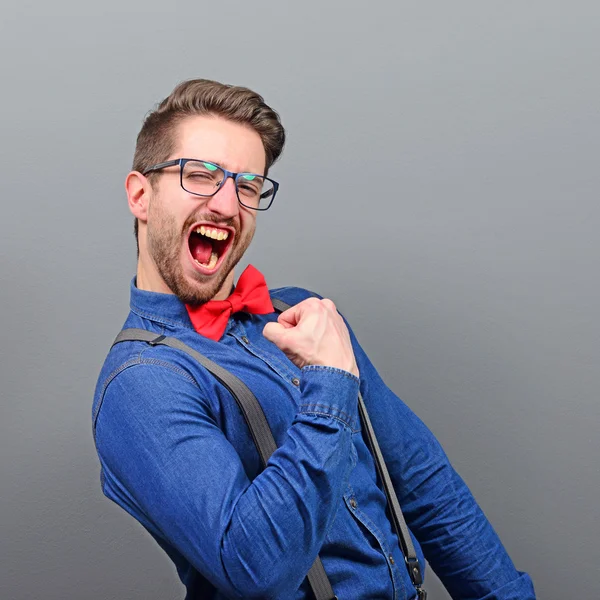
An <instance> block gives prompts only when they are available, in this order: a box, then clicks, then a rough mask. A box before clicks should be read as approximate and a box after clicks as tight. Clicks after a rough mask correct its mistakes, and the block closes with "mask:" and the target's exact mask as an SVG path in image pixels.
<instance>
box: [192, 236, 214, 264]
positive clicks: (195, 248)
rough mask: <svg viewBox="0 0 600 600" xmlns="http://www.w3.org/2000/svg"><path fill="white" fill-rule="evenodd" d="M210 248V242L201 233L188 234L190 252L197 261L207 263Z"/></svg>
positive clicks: (211, 247) (211, 246)
mask: <svg viewBox="0 0 600 600" xmlns="http://www.w3.org/2000/svg"><path fill="white" fill-rule="evenodd" d="M212 249H213V245H212V242H211V241H210V240H209V239H208V238H205V237H204V236H203V235H202V236H201V235H196V234H192V235H191V236H190V251H191V252H192V257H193V258H195V259H196V260H197V261H198V262H201V263H204V264H208V263H209V262H210V255H211V253H212Z"/></svg>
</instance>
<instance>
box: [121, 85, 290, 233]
mask: <svg viewBox="0 0 600 600" xmlns="http://www.w3.org/2000/svg"><path fill="white" fill-rule="evenodd" d="M209 114H212V115H219V116H221V117H224V118H226V119H229V120H230V121H233V122H235V123H241V124H244V125H249V126H250V127H252V129H254V130H255V131H256V133H258V135H259V136H260V138H261V140H262V143H263V146H264V148H265V154H266V169H265V173H264V174H265V175H267V173H268V171H269V168H270V167H271V165H273V163H274V162H275V161H276V160H277V159H278V158H279V156H280V155H281V152H282V150H283V145H284V143H285V130H284V129H283V125H282V124H281V121H280V119H279V115H278V114H277V113H276V112H275V111H274V110H273V109H272V108H271V107H270V106H268V105H267V104H266V103H265V101H264V99H263V97H262V96H260V95H259V94H257V93H256V92H253V91H252V90H250V89H248V88H245V87H240V86H235V85H227V84H224V83H219V82H218V81H211V80H209V79H190V80H188V81H184V82H182V83H180V84H179V85H178V86H177V87H176V88H175V89H174V90H173V91H172V92H171V94H170V95H169V96H167V97H166V98H165V99H164V100H163V101H162V102H161V103H160V104H159V105H158V107H157V108H156V109H155V110H154V111H152V112H150V113H149V114H148V116H147V117H146V119H145V120H144V124H143V125H142V129H141V130H140V132H139V134H138V136H137V142H136V146H135V154H134V156H133V170H134V171H139V172H140V173H143V172H144V171H145V170H146V169H148V168H149V167H151V166H152V165H155V164H157V163H160V162H163V161H165V160H167V159H168V158H169V156H170V154H171V153H172V152H173V149H174V147H175V143H176V139H175V131H176V127H177V125H178V124H179V123H180V122H181V121H182V120H183V119H185V118H186V117H191V116H196V115H209ZM152 175H153V174H150V175H149V178H151V177H152ZM134 233H135V237H136V240H137V234H138V221H137V219H136V220H135V227H134Z"/></svg>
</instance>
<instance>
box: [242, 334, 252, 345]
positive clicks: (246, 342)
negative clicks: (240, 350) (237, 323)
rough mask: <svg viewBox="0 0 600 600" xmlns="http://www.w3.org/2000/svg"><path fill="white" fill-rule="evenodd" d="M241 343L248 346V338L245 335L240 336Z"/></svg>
mask: <svg viewBox="0 0 600 600" xmlns="http://www.w3.org/2000/svg"><path fill="white" fill-rule="evenodd" d="M242 342H244V344H249V343H250V342H249V341H248V338H247V337H246V336H245V335H243V336H242Z"/></svg>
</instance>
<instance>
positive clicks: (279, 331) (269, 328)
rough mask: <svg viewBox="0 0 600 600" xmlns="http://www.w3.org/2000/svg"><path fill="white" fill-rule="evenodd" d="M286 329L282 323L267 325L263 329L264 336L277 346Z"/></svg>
mask: <svg viewBox="0 0 600 600" xmlns="http://www.w3.org/2000/svg"><path fill="white" fill-rule="evenodd" d="M285 329H286V328H285V327H284V326H283V325H282V324H281V323H273V322H271V323H267V324H266V325H265V326H264V329H263V336H264V337H266V338H267V339H268V340H269V341H270V342H273V343H274V344H277V341H278V340H279V339H281V336H282V335H283V333H284V332H285Z"/></svg>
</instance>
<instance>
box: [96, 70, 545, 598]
mask: <svg viewBox="0 0 600 600" xmlns="http://www.w3.org/2000/svg"><path fill="white" fill-rule="evenodd" d="M284 139H285V135H284V130H283V127H282V126H281V123H280V121H279V118H278V115H277V114H276V113H275V112H274V111H273V110H272V109H271V108H269V107H268V106H267V105H266V104H265V103H264V101H263V99H262V98H261V97H260V96H259V95H258V94H256V93H254V92H252V91H250V90H248V89H245V88H240V87H234V86H227V85H223V84H220V83H217V82H213V81H206V80H193V81H188V82H184V83H183V84H181V85H179V86H178V87H177V88H176V89H175V90H174V91H173V92H172V94H171V95H170V96H169V97H168V98H166V99H165V100H164V101H163V102H162V103H161V104H160V105H159V107H158V108H157V110H155V111H154V112H153V113H151V114H150V115H149V116H148V117H147V119H146V120H145V122H144V125H143V127H142V130H141V131H140V134H139V136H138V139H137V146H136V150H135V157H134V164H133V170H132V172H131V173H129V175H128V176H127V179H126V183H125V187H126V191H127V197H128V201H129V208H130V210H131V212H132V213H133V215H134V216H135V219H136V221H135V223H136V236H137V240H138V251H139V253H138V266H137V274H136V277H135V279H134V280H133V282H132V285H131V312H130V314H129V316H128V318H127V320H126V323H125V328H132V327H134V328H141V329H145V330H148V331H150V332H154V333H155V334H156V335H157V337H158V336H159V335H164V336H168V337H171V338H177V339H179V340H181V341H182V342H184V343H185V344H187V345H188V346H190V347H192V348H193V349H195V350H197V351H198V352H200V353H201V354H203V355H205V356H207V357H208V358H210V359H211V360H212V361H214V362H215V363H217V364H219V365H220V366H222V367H224V368H225V369H227V370H229V371H230V372H231V373H233V374H234V375H235V376H237V377H238V378H239V379H241V380H242V381H243V382H244V383H245V384H246V385H247V386H248V387H249V388H250V390H251V391H252V392H253V393H254V395H255V396H256V397H257V399H258V401H259V402H260V404H261V405H262V408H263V410H264V412H265V414H266V417H267V420H268V423H269V425H270V427H271V429H272V431H273V435H274V437H275V440H276V442H277V445H278V449H277V450H276V451H275V452H274V453H273V455H272V456H271V458H270V459H269V461H268V463H267V466H266V468H264V469H262V468H261V464H260V460H259V455H258V453H257V450H256V447H255V445H254V442H253V439H252V437H251V436H250V433H249V431H248V427H247V425H246V423H245V421H244V420H243V418H242V416H241V414H240V412H239V410H238V407H237V405H236V403H235V401H234V400H233V398H232V395H231V393H230V392H229V391H228V389H227V388H226V387H224V386H223V385H222V384H221V383H220V382H219V381H217V379H216V378H215V377H213V376H212V375H211V374H210V373H209V372H208V371H207V370H206V369H204V368H203V367H202V366H201V365H200V364H199V363H198V362H197V361H195V360H194V359H193V358H191V357H190V356H189V355H187V354H186V353H184V352H182V351H179V350H176V349H173V348H169V347H166V346H162V345H149V344H146V343H145V342H140V341H126V342H122V343H118V344H115V345H114V346H113V348H112V349H111V351H110V353H109V355H108V357H107V359H106V362H105V364H104V367H103V369H102V372H101V374H100V377H99V380H98V386H97V390H96V395H95V399H94V407H93V423H94V435H95V441H96V446H97V450H98V455H99V458H100V462H101V484H102V489H103V492H104V493H105V494H106V496H107V497H109V498H110V499H112V500H113V501H115V502H116V503H118V504H119V505H120V506H122V507H123V508H124V509H125V510H126V511H127V512H129V513H130V514H131V515H133V516H134V517H135V518H136V519H137V520H138V521H139V522H140V523H141V524H142V525H143V526H144V527H145V528H146V529H147V530H148V531H149V532H150V534H151V535H152V536H153V537H154V538H155V539H156V541H157V542H158V543H159V544H160V545H161V547H162V548H163V549H164V550H165V551H166V552H167V554H168V555H169V556H170V558H171V559H172V560H173V562H174V563H175V565H176V567H177V570H178V573H179V576H180V578H181V580H182V582H183V583H184V584H185V586H186V588H187V596H186V598H188V599H196V598H215V599H216V598H219V599H220V598H282V599H289V598H311V597H312V592H311V591H310V588H309V584H308V582H307V581H306V579H305V577H306V574H307V572H308V571H309V569H310V567H311V565H312V564H313V562H314V561H315V558H316V557H317V555H319V556H320V558H321V560H322V564H323V566H324V569H325V572H326V574H327V576H328V578H329V581H330V583H331V585H332V587H333V590H334V592H335V594H336V596H337V597H338V598H340V599H344V600H346V599H355V598H356V599H365V598H401V599H405V600H408V599H411V598H415V597H416V593H417V592H416V589H415V586H414V585H413V582H412V581H411V578H410V576H409V573H408V570H407V568H406V564H405V561H404V557H403V554H402V550H401V549H400V547H399V542H398V538H397V537H396V534H395V533H394V531H393V529H392V526H391V525H390V522H389V520H388V517H387V515H386V498H385V495H384V493H383V492H382V490H381V487H380V485H381V484H380V482H379V480H378V477H377V474H376V470H375V465H374V462H373V459H372V456H371V454H370V453H369V451H368V449H367V446H366V445H365V440H364V439H363V434H362V432H361V421H360V419H359V413H358V408H357V397H358V392H359V390H360V392H361V394H362V397H363V398H364V401H365V403H366V406H367V408H368V411H369V414H370V417H371V420H372V422H373V426H374V429H375V432H376V434H377V437H378V441H379V444H380V446H381V449H382V452H383V454H384V456H385V459H386V463H387V466H388V468H389V472H390V476H391V479H392V482H393V485H394V488H395V490H396V494H397V496H398V498H399V500H400V504H401V506H402V510H403V512H404V515H405V518H406V521H407V523H408V525H409V527H410V530H411V536H412V541H413V543H414V545H415V547H416V552H417V556H418V559H419V561H420V563H421V564H423V563H424V557H427V559H428V561H429V562H430V564H431V565H432V567H433V568H434V569H435V571H436V573H437V574H438V575H439V576H440V578H441V579H442V581H443V582H444V584H445V586H446V588H447V589H448V590H449V592H450V593H451V595H452V596H453V598H461V599H462V600H467V599H480V600H483V599H485V600H492V599H502V600H509V599H514V600H516V599H519V600H526V599H531V598H534V597H535V596H534V592H533V586H532V583H531V580H530V578H529V576H528V575H527V574H525V573H521V572H518V571H517V570H516V569H515V567H514V566H513V564H512V562H511V560H510V558H509V556H508V555H507V553H506V551H505V550H504V548H503V547H502V545H501V543H500V541H499V539H498V537H497V536H496V534H495V533H494V531H493V529H492V527H491V525H490V524H489V523H488V521H487V520H486V518H485V516H484V515H483V513H482V512H481V510H480V509H479V507H478V506H477V504H476V502H475V500H474V499H473V497H472V495H471V494H470V492H469V490H468V489H467V488H466V486H465V484H464V483H463V482H462V480H461V479H460V477H459V476H458V475H457V474H456V473H455V471H454V470H453V468H452V467H451V465H450V464H449V462H448V459H447V458H446V456H445V454H444V452H443V450H442V449H441V447H440V445H439V444H438V442H437V441H436V440H435V438H434V437H433V435H432V434H431V432H430V431H429V430H428V429H427V428H426V427H425V426H424V425H423V423H422V422H421V421H420V420H419V419H418V418H417V417H416V416H415V415H414V414H413V413H412V412H411V411H410V410H409V409H408V407H407V406H406V405H405V404H404V403H403V402H402V401H401V400H400V399H399V398H397V397H396V396H395V395H394V394H393V392H391V391H390V390H389V389H388V388H387V387H386V386H385V384H384V383H383V381H382V380H381V378H380V377H379V375H378V374H377V371H376V370H375V368H374V367H373V365H372V364H371V362H370V361H369V359H368V357H367V356H366V354H365V353H364V351H363V350H362V349H361V347H360V345H359V344H358V342H357V340H356V339H355V337H354V335H353V333H352V332H351V330H350V329H349V328H348V327H347V324H346V322H345V321H344V319H343V318H342V317H341V316H340V315H339V314H338V312H337V311H336V308H335V305H334V304H333V302H331V301H330V300H327V299H321V298H315V297H311V296H312V295H311V294H310V293H309V292H307V291H306V290H302V289H299V288H280V289H277V290H271V292H270V297H271V298H275V299H278V300H283V301H284V302H286V303H287V304H289V305H291V306H292V308H290V309H289V310H286V311H285V312H283V313H281V314H280V315H278V314H277V313H276V312H275V310H274V308H273V306H272V304H271V300H270V298H269V294H268V291H267V288H266V285H265V282H264V278H263V277H262V275H261V274H260V273H259V272H258V271H257V270H256V269H254V268H253V267H251V266H250V267H248V269H247V270H246V271H245V272H244V273H243V274H242V275H241V277H240V278H239V280H238V284H237V286H235V287H234V267H235V265H236V264H237V263H238V261H239V260H240V258H241V257H242V256H243V254H244V252H245V251H246V249H247V248H248V245H249V244H250V241H251V240H252V237H253V235H254V230H255V227H256V219H257V215H258V214H259V212H260V211H261V210H265V209H267V208H269V206H270V204H271V202H272V201H273V200H274V198H275V196H276V192H277V189H278V184H277V183H276V182H274V181H273V180H272V179H271V178H269V177H268V172H269V168H270V167H271V165H272V164H273V163H274V162H275V161H276V160H277V158H278V157H279V155H280V153H281V151H282V148H283V144H284ZM227 299H228V300H227Z"/></svg>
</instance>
